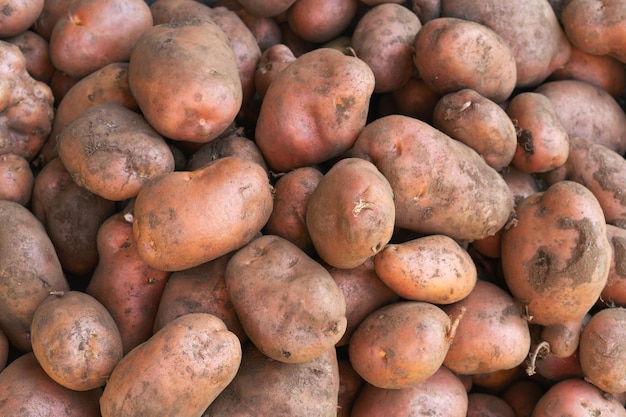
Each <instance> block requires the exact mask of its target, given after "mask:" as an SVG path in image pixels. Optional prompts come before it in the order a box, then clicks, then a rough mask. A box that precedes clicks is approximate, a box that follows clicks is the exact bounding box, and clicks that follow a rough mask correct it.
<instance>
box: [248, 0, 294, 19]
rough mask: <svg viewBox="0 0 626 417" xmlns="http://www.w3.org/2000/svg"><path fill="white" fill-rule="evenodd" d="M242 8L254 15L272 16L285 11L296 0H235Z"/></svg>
mask: <svg viewBox="0 0 626 417" xmlns="http://www.w3.org/2000/svg"><path fill="white" fill-rule="evenodd" d="M237 1H238V2H239V4H241V5H242V6H243V8H244V9H246V10H247V11H249V12H250V13H251V14H253V15H254V16H261V17H274V16H278V15H280V14H281V13H283V12H286V11H287V10H288V9H289V7H291V6H292V5H293V4H294V3H295V2H296V0H267V1H263V2H259V1H256V0H237Z"/></svg>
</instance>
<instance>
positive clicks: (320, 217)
mask: <svg viewBox="0 0 626 417" xmlns="http://www.w3.org/2000/svg"><path fill="white" fill-rule="evenodd" d="M395 217H396V216H395V206H394V202H393V190H392V189H391V185H390V184H389V181H387V179H386V178H385V177H384V176H383V174H382V173H381V172H380V171H378V169H377V168H376V166H375V165H374V164H373V163H371V162H369V161H366V160H364V159H361V158H345V159H341V160H340V161H339V162H337V163H335V164H334V165H333V166H332V167H331V168H330V170H329V171H328V172H327V173H326V174H325V175H324V176H323V177H322V178H321V179H320V182H319V184H318V185H317V187H316V188H315V190H313V192H312V193H311V196H310V198H309V200H308V204H307V207H306V218H305V220H306V226H307V230H308V231H309V236H311V241H312V242H313V246H314V247H315V251H316V252H317V254H318V255H319V256H320V258H322V260H324V262H326V263H328V264H330V265H332V266H334V267H337V268H345V269H348V268H354V267H357V266H359V265H361V264H362V263H363V262H365V261H366V260H367V259H369V258H371V257H372V256H375V255H376V254H377V253H378V252H380V250H382V249H383V248H384V247H385V245H386V244H387V243H389V241H390V240H391V236H392V234H393V230H394V223H395Z"/></svg>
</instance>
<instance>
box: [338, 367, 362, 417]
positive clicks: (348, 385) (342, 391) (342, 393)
mask: <svg viewBox="0 0 626 417" xmlns="http://www.w3.org/2000/svg"><path fill="white" fill-rule="evenodd" d="M337 363H338V365H339V394H338V398H337V416H336V417H350V413H351V412H352V405H353V403H354V400H355V399H356V397H357V396H358V394H359V392H360V391H361V388H362V387H363V385H364V382H365V381H363V378H361V377H360V376H359V374H357V373H356V371H355V370H354V368H352V365H351V364H350V360H349V359H347V358H338V360H337Z"/></svg>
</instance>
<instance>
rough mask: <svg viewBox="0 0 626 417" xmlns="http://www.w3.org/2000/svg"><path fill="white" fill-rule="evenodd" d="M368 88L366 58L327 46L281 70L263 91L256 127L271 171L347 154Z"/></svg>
mask: <svg viewBox="0 0 626 417" xmlns="http://www.w3.org/2000/svg"><path fill="white" fill-rule="evenodd" d="M373 88H374V75H373V74H372V71H371V70H370V69H369V67H368V66H367V64H366V63H365V62H363V61H362V60H361V59H359V58H356V57H354V56H347V55H344V54H342V53H341V52H339V51H337V50H335V49H332V48H318V49H316V50H315V51H311V52H310V53H307V54H304V55H302V56H300V57H298V58H297V59H296V60H295V61H293V62H292V63H291V64H290V65H289V66H287V67H286V68H284V69H283V70H282V71H281V72H280V73H279V74H278V75H277V76H276V78H274V81H272V83H271V84H270V86H269V88H268V89H267V92H266V93H265V96H264V98H263V102H262V103H261V109H260V111H259V117H258V119H257V124H256V128H255V141H256V143H257V145H258V146H259V149H260V150H261V153H263V156H264V157H265V159H266V161H267V164H268V166H269V167H270V169H272V170H274V171H278V172H284V171H288V170H291V169H294V168H300V167H303V166H308V165H314V164H317V163H320V162H324V161H327V160H329V159H331V158H334V157H337V156H339V155H341V154H342V153H344V152H346V151H347V150H348V149H349V148H350V147H351V146H352V145H353V144H354V141H355V140H356V138H357V136H358V134H359V132H360V131H361V129H363V126H365V123H366V120H367V115H368V110H369V102H370V97H371V95H372V92H373Z"/></svg>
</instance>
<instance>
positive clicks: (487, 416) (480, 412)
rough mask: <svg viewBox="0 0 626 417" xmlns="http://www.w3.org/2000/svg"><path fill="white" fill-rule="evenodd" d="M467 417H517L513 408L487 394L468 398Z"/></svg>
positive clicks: (480, 393) (477, 394) (477, 393)
mask: <svg viewBox="0 0 626 417" xmlns="http://www.w3.org/2000/svg"><path fill="white" fill-rule="evenodd" d="M467 417H517V416H516V415H515V412H514V411H513V408H512V407H511V406H510V405H509V404H508V403H507V402H506V401H504V400H503V399H502V398H500V397H498V396H496V395H494V394H489V393H485V392H471V393H470V394H469V395H468V396H467Z"/></svg>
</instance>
